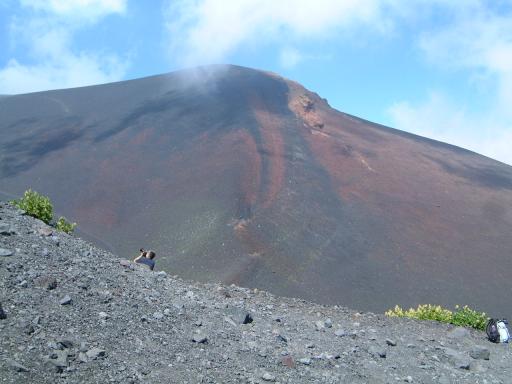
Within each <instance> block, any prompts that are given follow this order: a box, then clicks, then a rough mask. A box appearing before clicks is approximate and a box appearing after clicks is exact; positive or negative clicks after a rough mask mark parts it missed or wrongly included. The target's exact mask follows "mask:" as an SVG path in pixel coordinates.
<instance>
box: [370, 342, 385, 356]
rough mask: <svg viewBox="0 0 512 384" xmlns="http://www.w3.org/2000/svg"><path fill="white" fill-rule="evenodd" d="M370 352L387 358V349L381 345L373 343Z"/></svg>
mask: <svg viewBox="0 0 512 384" xmlns="http://www.w3.org/2000/svg"><path fill="white" fill-rule="evenodd" d="M368 352H369V353H370V355H373V356H374V357H380V358H383V359H385V358H386V350H385V349H384V348H380V347H377V346H375V345H372V346H371V347H370V348H369V349H368Z"/></svg>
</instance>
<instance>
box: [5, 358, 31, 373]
mask: <svg viewBox="0 0 512 384" xmlns="http://www.w3.org/2000/svg"><path fill="white" fill-rule="evenodd" d="M5 361H6V362H7V364H8V365H9V367H11V368H12V369H14V370H15V371H16V372H28V371H29V369H28V368H27V367H25V366H24V365H22V364H20V363H18V362H17V361H16V360H13V359H5Z"/></svg>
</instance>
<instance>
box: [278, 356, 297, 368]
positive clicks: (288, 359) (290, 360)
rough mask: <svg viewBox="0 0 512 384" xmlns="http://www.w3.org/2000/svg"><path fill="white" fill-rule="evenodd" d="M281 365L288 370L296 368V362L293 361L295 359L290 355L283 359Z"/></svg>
mask: <svg viewBox="0 0 512 384" xmlns="http://www.w3.org/2000/svg"><path fill="white" fill-rule="evenodd" d="M281 364H283V365H284V366H285V367H288V368H293V367H295V361H293V358H292V357H291V356H290V355H288V356H285V357H283V358H282V359H281Z"/></svg>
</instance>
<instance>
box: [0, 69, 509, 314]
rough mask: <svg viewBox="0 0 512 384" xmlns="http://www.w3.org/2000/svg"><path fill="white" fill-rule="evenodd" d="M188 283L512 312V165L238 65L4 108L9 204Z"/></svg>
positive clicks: (370, 306)
mask: <svg viewBox="0 0 512 384" xmlns="http://www.w3.org/2000/svg"><path fill="white" fill-rule="evenodd" d="M28 188H33V189H35V190H37V191H38V192H40V193H43V194H45V195H48V196H50V197H51V198H52V200H53V201H55V202H56V210H57V211H58V212H59V214H63V215H65V216H67V217H68V218H70V219H72V220H74V221H77V222H78V223H79V231H83V232H82V236H84V238H88V239H89V240H92V239H93V240H94V242H95V244H96V245H99V246H102V247H103V248H109V249H110V250H111V251H112V252H114V253H115V254H117V255H120V256H123V255H130V254H131V253H132V252H134V250H137V249H139V248H140V247H145V248H153V249H155V250H156V252H157V253H158V255H159V256H160V260H159V266H160V268H162V269H167V270H168V271H171V272H172V273H176V274H177V275H179V276H181V277H182V278H186V279H193V280H195V281H203V282H212V281H222V282H223V283H224V284H228V285H229V284H231V283H234V284H236V285H240V286H244V287H249V288H258V289H264V290H266V291H269V292H272V293H274V294H278V295H281V296H293V297H300V298H303V299H306V300H311V301H314V302H317V303H321V304H338V305H344V306H348V307H352V308H355V309H359V310H369V311H374V312H383V311H384V310H386V309H388V308H390V307H393V306H395V305H396V304H399V305H402V306H416V305H417V304H421V303H439V304H443V305H445V306H449V307H452V306H454V305H455V304H461V305H464V304H468V305H470V306H471V307H474V308H476V309H478V310H481V311H487V312H495V313H496V312H498V311H503V313H501V312H500V313H496V315H499V316H508V317H512V309H511V307H510V305H509V301H510V294H509V292H511V291H512V279H510V276H509V271H510V270H512V258H511V257H510V255H511V254H512V236H510V228H511V227H512V167H510V166H507V165H505V164H502V163H499V162H497V161H494V160H491V159H489V158H486V157H484V156H480V155H478V154H475V153H472V152H469V151H466V150H463V149H461V148H457V147H454V146H450V145H447V144H444V143H440V142H436V141H433V140H428V139H425V138H422V137H419V136H415V135H411V134H407V133H405V132H400V131H397V130H393V129H391V128H387V127H382V126H379V125H377V124H373V123H371V122H368V121H365V120H362V119H359V118H357V117H354V116H350V115H348V114H345V113H342V112H339V111H336V110H334V109H333V108H331V107H330V106H329V105H328V104H327V103H326V101H325V100H322V99H321V98H320V97H319V96H318V95H316V94H314V93H312V92H310V91H308V90H306V89H305V88H304V87H302V86H301V85H299V84H297V83H294V82H291V81H288V80H286V79H283V78H281V77H278V76H275V75H270V74H268V73H265V72H262V71H258V70H254V69H250V68H242V67H237V66H214V67H206V68H199V69H196V70H190V71H179V72H174V73H170V74H166V75H160V76H153V77H149V78H144V79H136V80H130V81H124V82H119V83H112V84H105V85H99V86H93V87H83V88H76V89H65V90H55V91H48V92H38V93H33V94H26V95H16V96H9V97H4V98H1V99H0V194H1V193H2V192H5V193H6V196H4V198H12V197H17V196H20V195H21V194H22V193H23V192H24V191H25V190H26V189H28Z"/></svg>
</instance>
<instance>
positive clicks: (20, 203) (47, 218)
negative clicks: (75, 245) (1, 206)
mask: <svg viewBox="0 0 512 384" xmlns="http://www.w3.org/2000/svg"><path fill="white" fill-rule="evenodd" d="M11 203H12V204H14V205H15V206H16V207H18V208H20V209H23V210H24V211H25V212H26V213H27V214H28V215H30V216H32V217H35V218H37V219H39V220H42V221H44V222H45V223H46V224H49V225H50V224H51V221H52V220H53V205H52V203H51V201H50V199H49V198H48V197H47V196H44V195H41V194H39V193H37V192H36V191H33V190H32V189H29V190H27V191H25V193H24V194H23V197H22V198H21V199H19V200H12V201H11ZM75 227H76V223H70V222H68V221H67V220H66V218H65V217H63V216H61V217H59V220H57V222H56V223H55V228H56V229H58V230H59V231H62V232H66V233H71V232H73V230H74V229H75Z"/></svg>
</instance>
